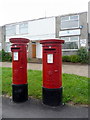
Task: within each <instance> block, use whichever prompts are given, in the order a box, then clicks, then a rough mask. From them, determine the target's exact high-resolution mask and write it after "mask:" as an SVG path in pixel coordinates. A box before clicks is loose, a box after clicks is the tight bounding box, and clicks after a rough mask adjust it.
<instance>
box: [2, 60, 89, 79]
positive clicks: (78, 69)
mask: <svg viewBox="0 0 90 120" xmlns="http://www.w3.org/2000/svg"><path fill="white" fill-rule="evenodd" d="M0 66H2V67H12V63H10V62H2V63H0ZM27 68H28V69H32V70H42V64H36V63H28V64H27ZM62 72H63V73H69V74H76V75H80V76H86V77H88V65H81V64H63V65H62Z"/></svg>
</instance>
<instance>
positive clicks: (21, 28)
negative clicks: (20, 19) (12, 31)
mask: <svg viewBox="0 0 90 120" xmlns="http://www.w3.org/2000/svg"><path fill="white" fill-rule="evenodd" d="M19 33H20V34H26V33H28V23H20V24H19Z"/></svg>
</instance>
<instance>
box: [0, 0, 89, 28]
mask: <svg viewBox="0 0 90 120" xmlns="http://www.w3.org/2000/svg"><path fill="white" fill-rule="evenodd" d="M89 1H90V0H0V26H2V25H5V24H9V23H13V22H20V21H25V20H31V19H38V18H42V17H50V16H57V15H63V14H69V13H78V12H86V11H88V2H89Z"/></svg>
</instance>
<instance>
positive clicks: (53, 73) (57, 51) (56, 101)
mask: <svg viewBox="0 0 90 120" xmlns="http://www.w3.org/2000/svg"><path fill="white" fill-rule="evenodd" d="M40 43H41V44H42V47H43V57H42V58H43V60H42V61H43V87H42V91H43V92H42V97H43V98H42V99H43V103H44V104H46V105H50V106H58V105H60V104H62V47H61V44H62V43H64V40H59V39H48V40H41V41H40Z"/></svg>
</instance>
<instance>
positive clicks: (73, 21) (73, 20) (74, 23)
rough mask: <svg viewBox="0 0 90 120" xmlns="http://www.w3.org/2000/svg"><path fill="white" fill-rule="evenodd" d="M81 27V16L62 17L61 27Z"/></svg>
mask: <svg viewBox="0 0 90 120" xmlns="http://www.w3.org/2000/svg"><path fill="white" fill-rule="evenodd" d="M78 27H79V16H78V15H74V16H65V17H61V29H70V28H78Z"/></svg>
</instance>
